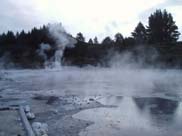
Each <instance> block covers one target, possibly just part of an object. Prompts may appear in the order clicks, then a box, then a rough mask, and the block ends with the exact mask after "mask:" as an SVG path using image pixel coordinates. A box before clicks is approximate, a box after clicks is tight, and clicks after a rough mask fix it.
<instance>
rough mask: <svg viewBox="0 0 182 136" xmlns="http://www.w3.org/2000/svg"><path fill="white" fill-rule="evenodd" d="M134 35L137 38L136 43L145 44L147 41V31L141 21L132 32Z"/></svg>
mask: <svg viewBox="0 0 182 136" xmlns="http://www.w3.org/2000/svg"><path fill="white" fill-rule="evenodd" d="M132 36H133V38H134V39H135V42H136V44H144V43H146V42H147V32H146V29H145V27H144V25H143V24H142V23H141V22H139V23H138V25H137V27H136V28H135V30H134V32H132Z"/></svg>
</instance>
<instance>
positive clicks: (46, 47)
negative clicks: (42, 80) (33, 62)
mask: <svg viewBox="0 0 182 136" xmlns="http://www.w3.org/2000/svg"><path fill="white" fill-rule="evenodd" d="M50 49H51V46H50V45H49V44H44V43H41V44H40V49H39V50H38V51H37V53H38V54H39V56H41V57H42V58H43V59H44V61H46V60H47V59H48V58H47V55H46V53H45V51H48V50H50Z"/></svg>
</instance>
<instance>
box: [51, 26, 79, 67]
mask: <svg viewBox="0 0 182 136" xmlns="http://www.w3.org/2000/svg"><path fill="white" fill-rule="evenodd" d="M48 30H49V33H50V35H51V36H52V37H53V38H54V40H55V42H56V47H55V48H56V51H55V55H54V64H53V65H54V67H56V68H60V67H61V59H62V56H63V53H64V50H65V48H66V47H70V48H71V47H74V45H75V44H76V40H75V39H74V38H73V37H71V36H70V35H68V34H67V32H66V31H65V29H64V28H63V26H62V25H61V24H52V25H49V26H48Z"/></svg>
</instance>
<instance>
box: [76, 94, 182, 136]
mask: <svg viewBox="0 0 182 136" xmlns="http://www.w3.org/2000/svg"><path fill="white" fill-rule="evenodd" d="M101 102H103V103H105V104H112V105H113V104H114V105H116V106H117V107H115V108H114V107H113V108H96V109H89V110H85V111H81V112H80V113H78V114H76V115H74V116H73V117H74V118H79V119H83V120H89V121H93V122H94V124H93V125H91V126H89V127H87V128H86V129H85V130H84V131H82V132H81V133H80V135H81V136H93V135H96V136H100V135H103V136H121V135H122V136H146V135H147V136H171V135H175V136H181V134H182V130H181V126H182V103H181V102H178V101H173V100H167V99H161V98H155V97H154V98H149V97H148V98H134V97H114V96H110V97H107V98H103V99H101Z"/></svg>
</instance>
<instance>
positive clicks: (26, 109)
mask: <svg viewBox="0 0 182 136" xmlns="http://www.w3.org/2000/svg"><path fill="white" fill-rule="evenodd" d="M24 111H25V113H28V112H30V106H29V105H26V106H25V107H24Z"/></svg>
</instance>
